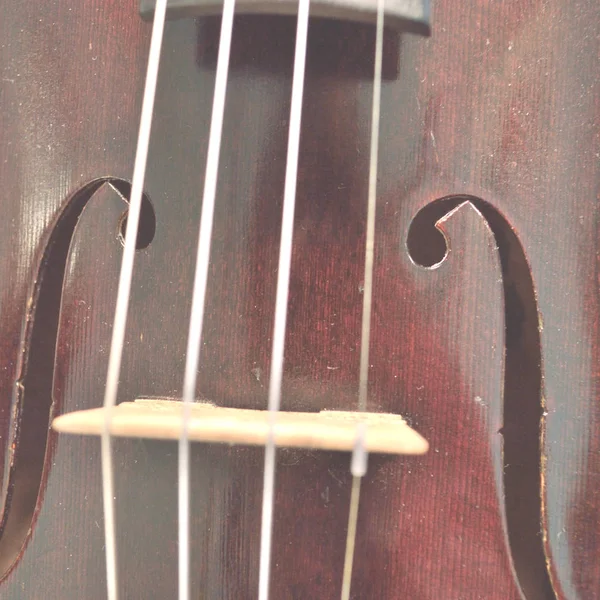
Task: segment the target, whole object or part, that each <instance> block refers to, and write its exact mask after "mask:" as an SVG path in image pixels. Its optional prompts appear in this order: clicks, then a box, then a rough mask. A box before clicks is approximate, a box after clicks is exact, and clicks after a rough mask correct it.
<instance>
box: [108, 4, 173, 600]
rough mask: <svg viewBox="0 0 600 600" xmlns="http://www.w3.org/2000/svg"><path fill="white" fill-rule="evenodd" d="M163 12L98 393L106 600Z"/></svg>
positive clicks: (155, 34) (153, 44) (111, 598)
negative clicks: (117, 413) (115, 430)
mask: <svg viewBox="0 0 600 600" xmlns="http://www.w3.org/2000/svg"><path fill="white" fill-rule="evenodd" d="M166 11H167V0H157V2H156V8H155V12H154V23H153V25H152V38H151V41H150V52H149V56H148V67H147V72H146V84H145V87H144V97H143V102H142V113H141V117H140V129H139V134H138V141H137V149H136V155H135V163H134V167H133V181H132V186H131V197H130V200H129V214H128V217H127V229H126V231H125V248H124V251H123V259H122V263H121V273H120V276H119V287H118V292H117V302H116V308H115V319H114V324H113V330H112V339H111V346H110V355H109V360H108V372H107V376H106V389H105V392H104V416H105V418H104V424H103V429H102V436H101V458H102V500H103V504H104V538H105V548H106V550H105V552H106V580H107V594H108V600H117V596H118V591H117V590H118V585H117V543H116V527H115V508H114V501H115V490H114V471H113V462H112V440H111V435H110V423H111V417H112V410H113V408H114V407H115V405H116V403H117V392H118V388H119V376H120V373H121V361H122V358H123V344H124V340H125V328H126V326H127V312H128V309H129V297H130V293H131V280H132V277H133V264H134V259H135V246H136V241H137V233H138V228H139V222H140V211H141V206H142V192H143V188H144V176H145V174H146V162H147V159H148V147H149V144H150V129H151V127H152V114H153V112H154V98H155V96H156V81H157V78H158V66H159V62H160V50H161V46H162V40H163V32H164V26H165V15H166Z"/></svg>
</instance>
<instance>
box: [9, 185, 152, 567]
mask: <svg viewBox="0 0 600 600" xmlns="http://www.w3.org/2000/svg"><path fill="white" fill-rule="evenodd" d="M105 185H108V186H111V189H112V190H113V192H114V193H115V194H118V195H119V196H120V197H121V198H122V200H123V201H124V203H125V206H124V208H125V210H124V213H123V215H122V216H121V220H120V222H118V223H115V229H114V231H115V236H116V237H118V236H120V235H122V233H121V225H122V223H123V221H124V220H125V219H126V216H127V209H126V203H127V202H128V201H129V194H130V192H131V185H130V184H129V182H127V181H124V180H120V179H114V178H102V179H97V180H95V181H92V182H91V183H89V184H87V185H85V186H84V187H82V188H81V189H80V190H79V191H77V192H76V193H75V194H74V195H73V196H72V197H71V199H70V200H69V201H68V202H67V203H66V206H65V208H64V210H63V211H62V212H61V213H60V215H59V217H58V218H57V220H56V222H55V224H54V226H53V227H52V228H51V231H50V233H49V235H48V237H47V241H46V243H45V246H44V248H43V251H42V258H41V260H40V262H39V268H38V271H37V274H36V277H35V280H34V281H33V282H32V285H31V291H30V294H29V296H28V298H29V300H28V306H27V313H26V317H25V321H24V323H25V324H24V327H23V333H22V338H21V339H22V341H21V356H20V357H19V367H18V371H17V379H16V381H15V385H14V388H13V389H14V391H13V397H12V402H11V406H12V415H11V426H10V440H9V441H8V444H7V453H8V458H7V460H6V463H5V475H4V478H3V482H2V490H1V492H0V493H1V496H0V501H1V511H2V512H1V521H0V577H1V578H4V577H6V576H7V575H8V573H9V572H10V570H11V569H12V567H13V566H14V565H15V564H16V562H17V561H18V559H19V557H20V556H21V554H22V553H23V552H24V551H25V546H26V542H27V539H28V537H29V534H30V532H31V530H32V528H33V525H34V522H35V515H36V510H37V507H39V505H40V503H41V501H42V499H43V491H44V481H45V476H46V475H45V472H46V471H47V469H48V466H49V464H50V459H51V456H52V451H53V444H52V439H53V436H54V435H55V434H54V433H52V432H51V430H50V422H51V420H52V417H53V412H54V399H53V397H52V385H53V374H54V363H55V358H56V336H57V332H58V324H59V315H60V306H61V297H62V286H63V280H64V275H65V268H66V262H67V258H68V255H69V247H70V244H71V240H72V238H73V234H74V232H75V229H76V226H77V222H78V220H79V218H80V216H81V214H82V212H83V211H84V209H85V207H86V205H87V204H88V202H89V201H90V199H91V198H92V197H93V196H94V195H95V194H96V193H97V192H98V191H99V190H100V188H102V187H103V186H105ZM155 226H156V219H155V214H154V210H153V208H152V204H151V203H150V201H149V199H148V198H147V197H146V196H145V195H144V198H143V203H142V214H141V221H140V230H139V233H138V244H137V245H138V246H139V247H140V248H141V247H146V246H147V245H148V244H149V243H150V242H151V241H152V238H153V237H154V231H155Z"/></svg>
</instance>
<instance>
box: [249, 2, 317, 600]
mask: <svg viewBox="0 0 600 600" xmlns="http://www.w3.org/2000/svg"><path fill="white" fill-rule="evenodd" d="M309 12H310V0H299V2H298V24H297V29H296V47H295V53H294V74H293V78H292V98H291V107H290V129H289V134H288V135H289V137H288V148H287V159H286V172H285V184H284V195H283V216H282V221H281V240H280V248H279V269H278V275H277V292H276V300H275V318H274V327H273V348H272V355H271V373H270V380H269V401H268V410H269V431H268V439H267V443H266V445H265V465H264V480H263V500H262V523H261V535H260V568H259V584H258V599H259V600H268V597H269V577H270V568H271V539H272V532H273V504H274V491H275V434H274V426H275V421H276V417H277V413H278V412H279V408H280V405H281V386H282V381H283V360H284V350H285V331H286V320H287V304H288V296H289V283H290V270H291V262H292V236H293V232H294V212H295V204H296V185H297V179H298V156H299V149H300V125H301V121H302V99H303V92H304V75H305V65H306V45H307V38H308V16H309Z"/></svg>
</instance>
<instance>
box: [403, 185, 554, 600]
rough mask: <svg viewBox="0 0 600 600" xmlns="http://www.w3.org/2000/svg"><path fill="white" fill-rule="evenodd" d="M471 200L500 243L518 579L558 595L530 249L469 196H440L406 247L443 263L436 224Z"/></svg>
mask: <svg viewBox="0 0 600 600" xmlns="http://www.w3.org/2000/svg"><path fill="white" fill-rule="evenodd" d="M465 201H469V202H471V203H472V204H473V205H475V206H476V208H477V209H478V210H479V211H480V212H481V214H482V215H483V216H484V218H485V219H486V220H487V222H488V224H489V226H490V228H491V229H492V231H493V233H494V236H495V238H496V243H497V244H498V249H499V253H500V262H501V268H502V276H503V277H502V278H503V288H504V305H505V323H506V325H505V327H506V331H505V338H506V341H505V352H506V354H505V374H504V426H503V428H502V430H501V431H500V432H498V433H499V434H502V435H503V436H504V502H505V510H506V520H507V529H508V540H509V544H510V549H511V554H512V558H513V563H514V566H515V570H516V575H517V578H518V580H519V584H520V586H521V589H522V590H523V592H524V594H525V597H526V598H530V599H532V600H548V599H550V598H555V597H556V596H555V594H554V591H553V588H552V585H551V582H550V576H549V573H548V569H547V565H546V557H545V552H544V547H543V538H542V535H541V531H542V527H543V512H542V473H541V468H542V467H541V464H542V463H541V456H542V451H543V448H542V442H541V433H542V427H541V425H542V418H543V412H544V407H543V397H542V359H541V343H540V335H539V329H538V323H539V321H538V307H537V302H536V297H535V290H534V286H533V279H532V276H531V270H530V268H529V264H528V263H527V258H526V256H525V251H524V249H523V246H522V244H521V242H520V240H519V238H518V237H517V235H516V233H515V232H514V230H513V229H512V228H511V226H510V224H509V223H508V222H507V221H506V219H505V218H504V216H503V215H502V214H500V213H499V212H498V211H497V210H496V209H495V208H494V207H493V206H492V205H491V204H489V203H487V202H485V201H483V200H481V199H480V198H474V197H472V196H451V197H447V198H442V199H440V200H438V201H436V202H433V203H431V204H429V205H428V206H426V207H425V208H423V209H422V210H421V211H420V212H419V213H418V214H417V215H416V216H415V218H414V220H413V222H412V223H411V226H410V229H409V233H408V237H407V246H408V251H409V253H410V255H411V258H412V259H413V261H414V262H416V263H417V264H419V265H421V266H424V267H432V266H433V265H435V264H437V263H439V262H441V261H442V260H443V258H444V256H445V254H446V251H447V248H446V242H445V239H444V236H443V235H442V234H441V232H440V231H439V230H437V229H436V228H435V223H436V222H437V221H438V220H439V219H440V218H441V217H443V216H444V215H445V214H447V213H448V212H449V211H451V210H452V209H454V208H455V207H456V206H458V205H459V204H461V203H463V202H465Z"/></svg>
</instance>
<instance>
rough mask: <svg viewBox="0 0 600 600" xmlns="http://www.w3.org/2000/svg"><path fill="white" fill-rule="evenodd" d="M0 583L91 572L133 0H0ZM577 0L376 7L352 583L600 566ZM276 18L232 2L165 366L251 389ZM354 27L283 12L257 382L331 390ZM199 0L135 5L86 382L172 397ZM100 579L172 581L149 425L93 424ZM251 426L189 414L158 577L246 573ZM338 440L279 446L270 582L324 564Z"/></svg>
mask: <svg viewBox="0 0 600 600" xmlns="http://www.w3.org/2000/svg"><path fill="white" fill-rule="evenodd" d="M0 7H1V12H2V15H3V18H2V20H1V21H0V32H1V40H2V43H1V51H0V65H1V73H2V80H1V81H0V99H1V100H0V106H1V110H0V181H2V190H1V193H0V211H1V215H2V218H1V219H0V282H1V296H0V453H2V461H0V465H2V467H3V469H2V490H1V493H2V496H1V507H2V511H3V512H2V533H1V537H0V563H1V564H0V566H1V567H2V572H3V573H4V576H3V579H2V581H1V582H0V596H1V597H2V598H6V599H8V600H14V599H38V598H39V599H41V598H69V599H70V598H85V599H87V600H92V599H96V598H97V599H101V598H105V597H106V574H105V557H104V533H103V512H102V477H101V467H100V443H99V441H98V440H97V439H96V438H89V437H80V436H59V435H58V434H56V433H55V432H54V431H52V430H51V429H50V423H51V420H52V418H53V417H54V416H57V415H59V414H63V413H66V412H70V411H73V410H80V409H86V408H93V407H96V406H100V405H101V403H102V398H103V394H104V386H105V382H106V369H107V365H108V350H109V345H110V336H111V330H112V320H113V316H114V307H115V298H116V291H117V283H118V276H119V269H120V263H121V256H122V251H123V246H122V231H123V223H124V220H125V219H126V215H127V206H128V205H127V200H128V193H129V191H130V185H129V181H130V179H131V174H132V168H133V159H134V154H135V146H136V139H137V130H138V127H139V114H140V107H141V101H142V95H143V85H144V75H145V66H146V62H147V52H148V42H149V35H150V24H149V23H146V22H144V21H142V19H141V18H140V16H139V13H138V9H139V6H138V5H137V3H136V2H134V1H133V0H127V1H125V2H89V1H85V2H82V1H78V2H76V1H74V0H54V1H52V2H38V3H25V2H15V1H13V0H2V1H1V2H0ZM599 33H600V4H599V3H598V2H597V1H596V0H579V1H578V2H563V1H561V0H548V1H546V2H539V1H534V0H510V1H508V2H503V3H493V2H491V3H490V2H477V1H475V0H473V1H469V2H461V3H456V2H453V1H452V0H437V1H436V2H434V3H433V8H432V34H431V37H429V38H425V37H421V36H418V35H412V34H406V35H398V34H397V33H395V32H392V31H387V32H386V35H385V40H384V61H383V76H384V81H383V89H382V104H381V138H380V146H379V157H380V160H379V175H378V196H377V215H376V238H375V240H376V241H375V266H374V287H373V309H372V331H371V343H370V348H371V360H370V369H369V397H368V406H369V410H372V411H374V412H393V413H398V414H401V415H403V416H404V417H405V418H406V419H407V421H408V422H409V424H410V425H411V426H412V427H414V428H415V429H416V430H417V431H419V432H420V433H421V434H422V435H423V436H424V437H425V438H427V440H428V441H429V445H430V450H429V453H428V454H426V455H425V456H419V457H381V456H370V457H369V463H368V472H367V475H366V476H365V478H364V480H363V484H362V493H361V502H360V507H359V520H358V533H357V541H356V551H355V557H354V570H353V578H352V597H353V598H356V599H361V600H370V599H373V600H374V599H377V600H379V599H381V600H384V599H385V600H393V599H397V598H407V599H410V600H430V599H431V600H433V599H436V600H437V599H442V600H475V599H480V598H481V599H485V600H520V599H527V600H546V599H548V600H554V599H557V600H558V599H560V600H594V599H600V563H599V561H598V555H599V553H600V491H599V490H600V342H599V340H600V331H599V329H600V276H599V273H600V258H599V257H600V238H599V234H600V229H599V226H598V223H599V217H598V214H599V213H598V210H599V203H598V190H599V189H600V159H599V154H598V153H599V148H600V144H599V138H598V131H599V129H598V127H599V124H600V120H599V119H600V117H599V109H598V107H599V106H600V76H599V73H600V69H598V55H599ZM294 35H295V20H294V18H292V17H265V16H260V17H259V16H239V17H237V18H236V22H235V26H234V33H233V45H232V55H231V68H230V74H229V82H228V89H227V99H226V107H225V124H224V131H223V142H222V149H221V157H220V170H219V180H218V187H217V201H216V213H215V223H214V230H213V241H212V250H211V265H210V271H209V279H208V297H207V303H206V318H205V325H204V330H203V338H202V340H203V341H202V344H203V347H202V356H201V363H200V367H199V374H198V387H197V395H198V398H199V399H204V400H209V401H211V402H214V403H216V404H218V405H222V406H232V407H239V408H265V407H266V405H267V395H268V378H269V365H270V352H271V338H272V329H273V314H274V306H275V288H276V281H277V260H278V249H279V237H280V227H281V209H282V199H283V183H284V174H285V165H286V147H287V136H288V128H289V109H290V93H291V75H292V65H293V51H294ZM374 38H375V33H374V28H373V27H371V26H369V25H364V24H357V23H344V22H338V21H334V20H319V19H314V20H312V21H311V23H310V27H309V40H308V56H307V70H306V79H305V91H304V104H303V118H302V137H301V145H300V159H299V173H298V190H297V205H296V215H295V225H294V242H293V243H294V246H293V257H292V271H291V282H290V299H289V308H288V328H287V335H286V347H285V366H284V381H283V388H282V410H303V411H318V410H322V409H340V410H355V409H356V406H357V399H358V382H359V346H360V333H361V314H362V294H363V287H362V286H363V281H364V280H363V278H364V247H365V226H366V214H367V211H366V207H367V186H368V171H369V141H370V120H371V99H372V73H373V52H374ZM218 41H219V19H218V18H211V17H205V18H202V19H197V20H195V19H192V18H184V19H179V20H173V21H168V23H167V26H166V31H165V37H164V41H163V51H162V57H161V66H160V73H159V80H158V89H157V96H156V105H155V114H154V119H153V128H152V138H151V143H150V151H149V159H148V170H147V175H146V180H145V188H144V191H145V201H144V205H143V211H142V225H141V230H140V234H139V236H138V242H139V250H138V251H137V253H136V263H135V273H134V279H133V285H132V294H131V301H130V310H129V320H128V327H127V334H126V341H125V352H124V358H123V368H122V372H121V382H120V388H119V400H120V401H125V400H134V399H136V398H142V397H165V398H180V397H181V394H182V382H183V372H184V360H185V349H186V341H187V330H188V322H189V315H190V306H191V293H192V281H193V272H194V260H195V248H196V240H197V236H198V228H199V220H200V209H201V198H202V189H203V183H204V167H205V162H206V153H207V139H208V131H209V126H210V122H211V105H212V94H213V88H214V79H215V60H216V51H217V48H218ZM114 452H115V454H114V456H115V477H116V479H115V485H116V492H115V497H116V501H115V507H116V525H117V542H118V543H117V552H118V565H119V590H120V597H123V598H131V599H134V598H140V599H141V598H157V599H163V598H174V597H176V594H177V444H176V443H175V442H160V441H150V440H148V441H147V440H129V439H119V440H115V442H114ZM263 452H264V451H263V449H261V448H256V447H243V446H226V445H210V444H194V445H193V451H192V481H191V514H192V530H191V540H192V551H191V563H192V568H191V572H192V581H191V590H192V597H194V598H202V599H214V600H225V599H240V600H242V599H244V600H245V599H249V600H250V599H252V598H255V597H256V590H257V586H258V559H259V541H260V516H261V512H260V511H261V501H262V473H263ZM349 464H350V463H349V457H348V455H346V454H342V453H336V452H316V451H302V450H286V449H282V450H279V451H278V453H277V471H276V494H275V505H274V529H273V552H272V572H271V597H272V598H273V599H276V600H288V599H289V600H305V599H309V598H319V599H329V598H332V599H333V598H338V597H339V594H340V588H341V581H342V568H343V562H344V550H345V542H346V528H347V522H348V506H349V498H350V486H351V479H352V478H351V474H350V471H349Z"/></svg>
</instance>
